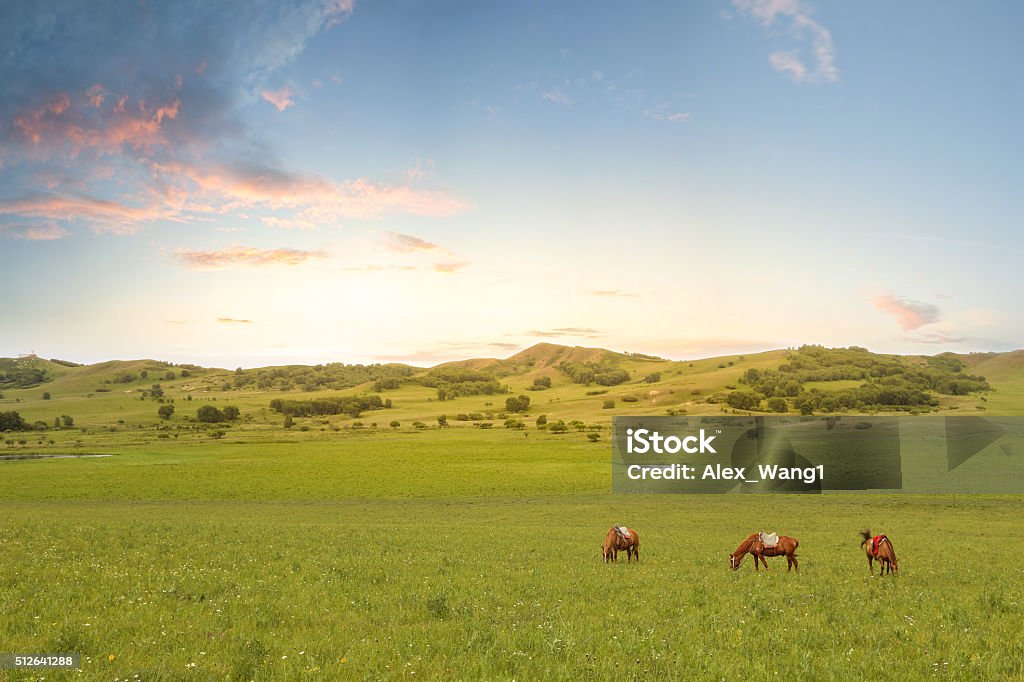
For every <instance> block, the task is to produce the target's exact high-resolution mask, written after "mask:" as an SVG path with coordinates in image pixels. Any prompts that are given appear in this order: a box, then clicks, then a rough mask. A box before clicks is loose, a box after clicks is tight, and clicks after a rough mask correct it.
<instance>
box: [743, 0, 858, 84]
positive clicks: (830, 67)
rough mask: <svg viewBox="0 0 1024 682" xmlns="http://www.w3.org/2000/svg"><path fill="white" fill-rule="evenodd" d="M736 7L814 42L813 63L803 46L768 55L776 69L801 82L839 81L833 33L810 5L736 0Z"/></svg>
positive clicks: (801, 40)
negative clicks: (808, 59)
mask: <svg viewBox="0 0 1024 682" xmlns="http://www.w3.org/2000/svg"><path fill="white" fill-rule="evenodd" d="M732 4H733V6H735V7H736V9H738V10H739V11H740V12H741V13H743V14H746V15H747V16H751V17H753V18H754V19H756V20H757V21H759V22H760V23H761V25H762V26H764V27H765V28H772V27H775V26H777V25H783V24H784V26H783V28H785V29H788V34H789V35H790V37H791V38H792V39H793V40H795V41H796V42H798V43H801V44H802V43H806V42H808V41H809V42H810V52H811V55H810V57H811V58H810V61H811V62H812V63H813V64H812V65H811V66H809V65H808V63H806V62H805V60H804V59H803V57H802V53H801V49H788V50H777V51H774V52H772V53H771V54H770V55H769V56H768V61H769V63H770V64H771V65H772V68H774V69H775V70H776V71H778V72H780V73H784V74H786V75H788V76H789V77H790V78H792V79H793V80H794V81H795V82H797V83H826V82H833V81H837V80H839V69H838V67H836V55H835V47H834V45H833V43H832V34H831V32H830V31H829V30H828V29H827V28H825V27H824V26H822V25H821V24H820V23H818V22H817V21H816V20H815V19H814V18H813V17H812V16H811V14H812V12H811V10H810V8H809V7H808V6H807V5H805V4H804V3H802V2H800V0H733V3H732Z"/></svg>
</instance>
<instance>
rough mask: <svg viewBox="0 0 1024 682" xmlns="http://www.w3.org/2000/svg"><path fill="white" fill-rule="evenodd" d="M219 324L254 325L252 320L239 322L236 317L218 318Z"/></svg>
mask: <svg viewBox="0 0 1024 682" xmlns="http://www.w3.org/2000/svg"><path fill="white" fill-rule="evenodd" d="M217 322H220V323H221V324H252V320H239V319H237V318H234V317H218V318H217Z"/></svg>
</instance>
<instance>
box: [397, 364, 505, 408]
mask: <svg viewBox="0 0 1024 682" xmlns="http://www.w3.org/2000/svg"><path fill="white" fill-rule="evenodd" d="M417 381H418V383H420V384H421V385H423V386H427V387H429V388H436V389H437V399H438V400H449V399H451V398H458V397H460V396H466V395H495V394H499V393H507V392H508V387H507V386H503V385H502V384H500V383H498V380H497V379H495V378H494V377H493V376H491V375H490V374H488V373H487V372H482V371H480V370H477V369H470V368H469V367H435V368H434V369H432V370H430V371H429V372H427V374H426V375H424V376H422V377H420V378H419V379H418V380H417Z"/></svg>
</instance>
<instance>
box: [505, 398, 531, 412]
mask: <svg viewBox="0 0 1024 682" xmlns="http://www.w3.org/2000/svg"><path fill="white" fill-rule="evenodd" d="M505 409H506V410H508V411H509V412H526V411H527V410H529V409H530V396H528V395H521V396H517V397H511V398H507V399H506V400H505Z"/></svg>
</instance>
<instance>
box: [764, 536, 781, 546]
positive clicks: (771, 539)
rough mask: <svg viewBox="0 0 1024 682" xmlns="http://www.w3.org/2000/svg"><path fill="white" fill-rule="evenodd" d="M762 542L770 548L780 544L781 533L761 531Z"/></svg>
mask: <svg viewBox="0 0 1024 682" xmlns="http://www.w3.org/2000/svg"><path fill="white" fill-rule="evenodd" d="M761 544H763V545H764V546H765V547H768V548H771V547H774V546H775V545H777V544H779V534H778V533H771V534H769V533H761Z"/></svg>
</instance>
